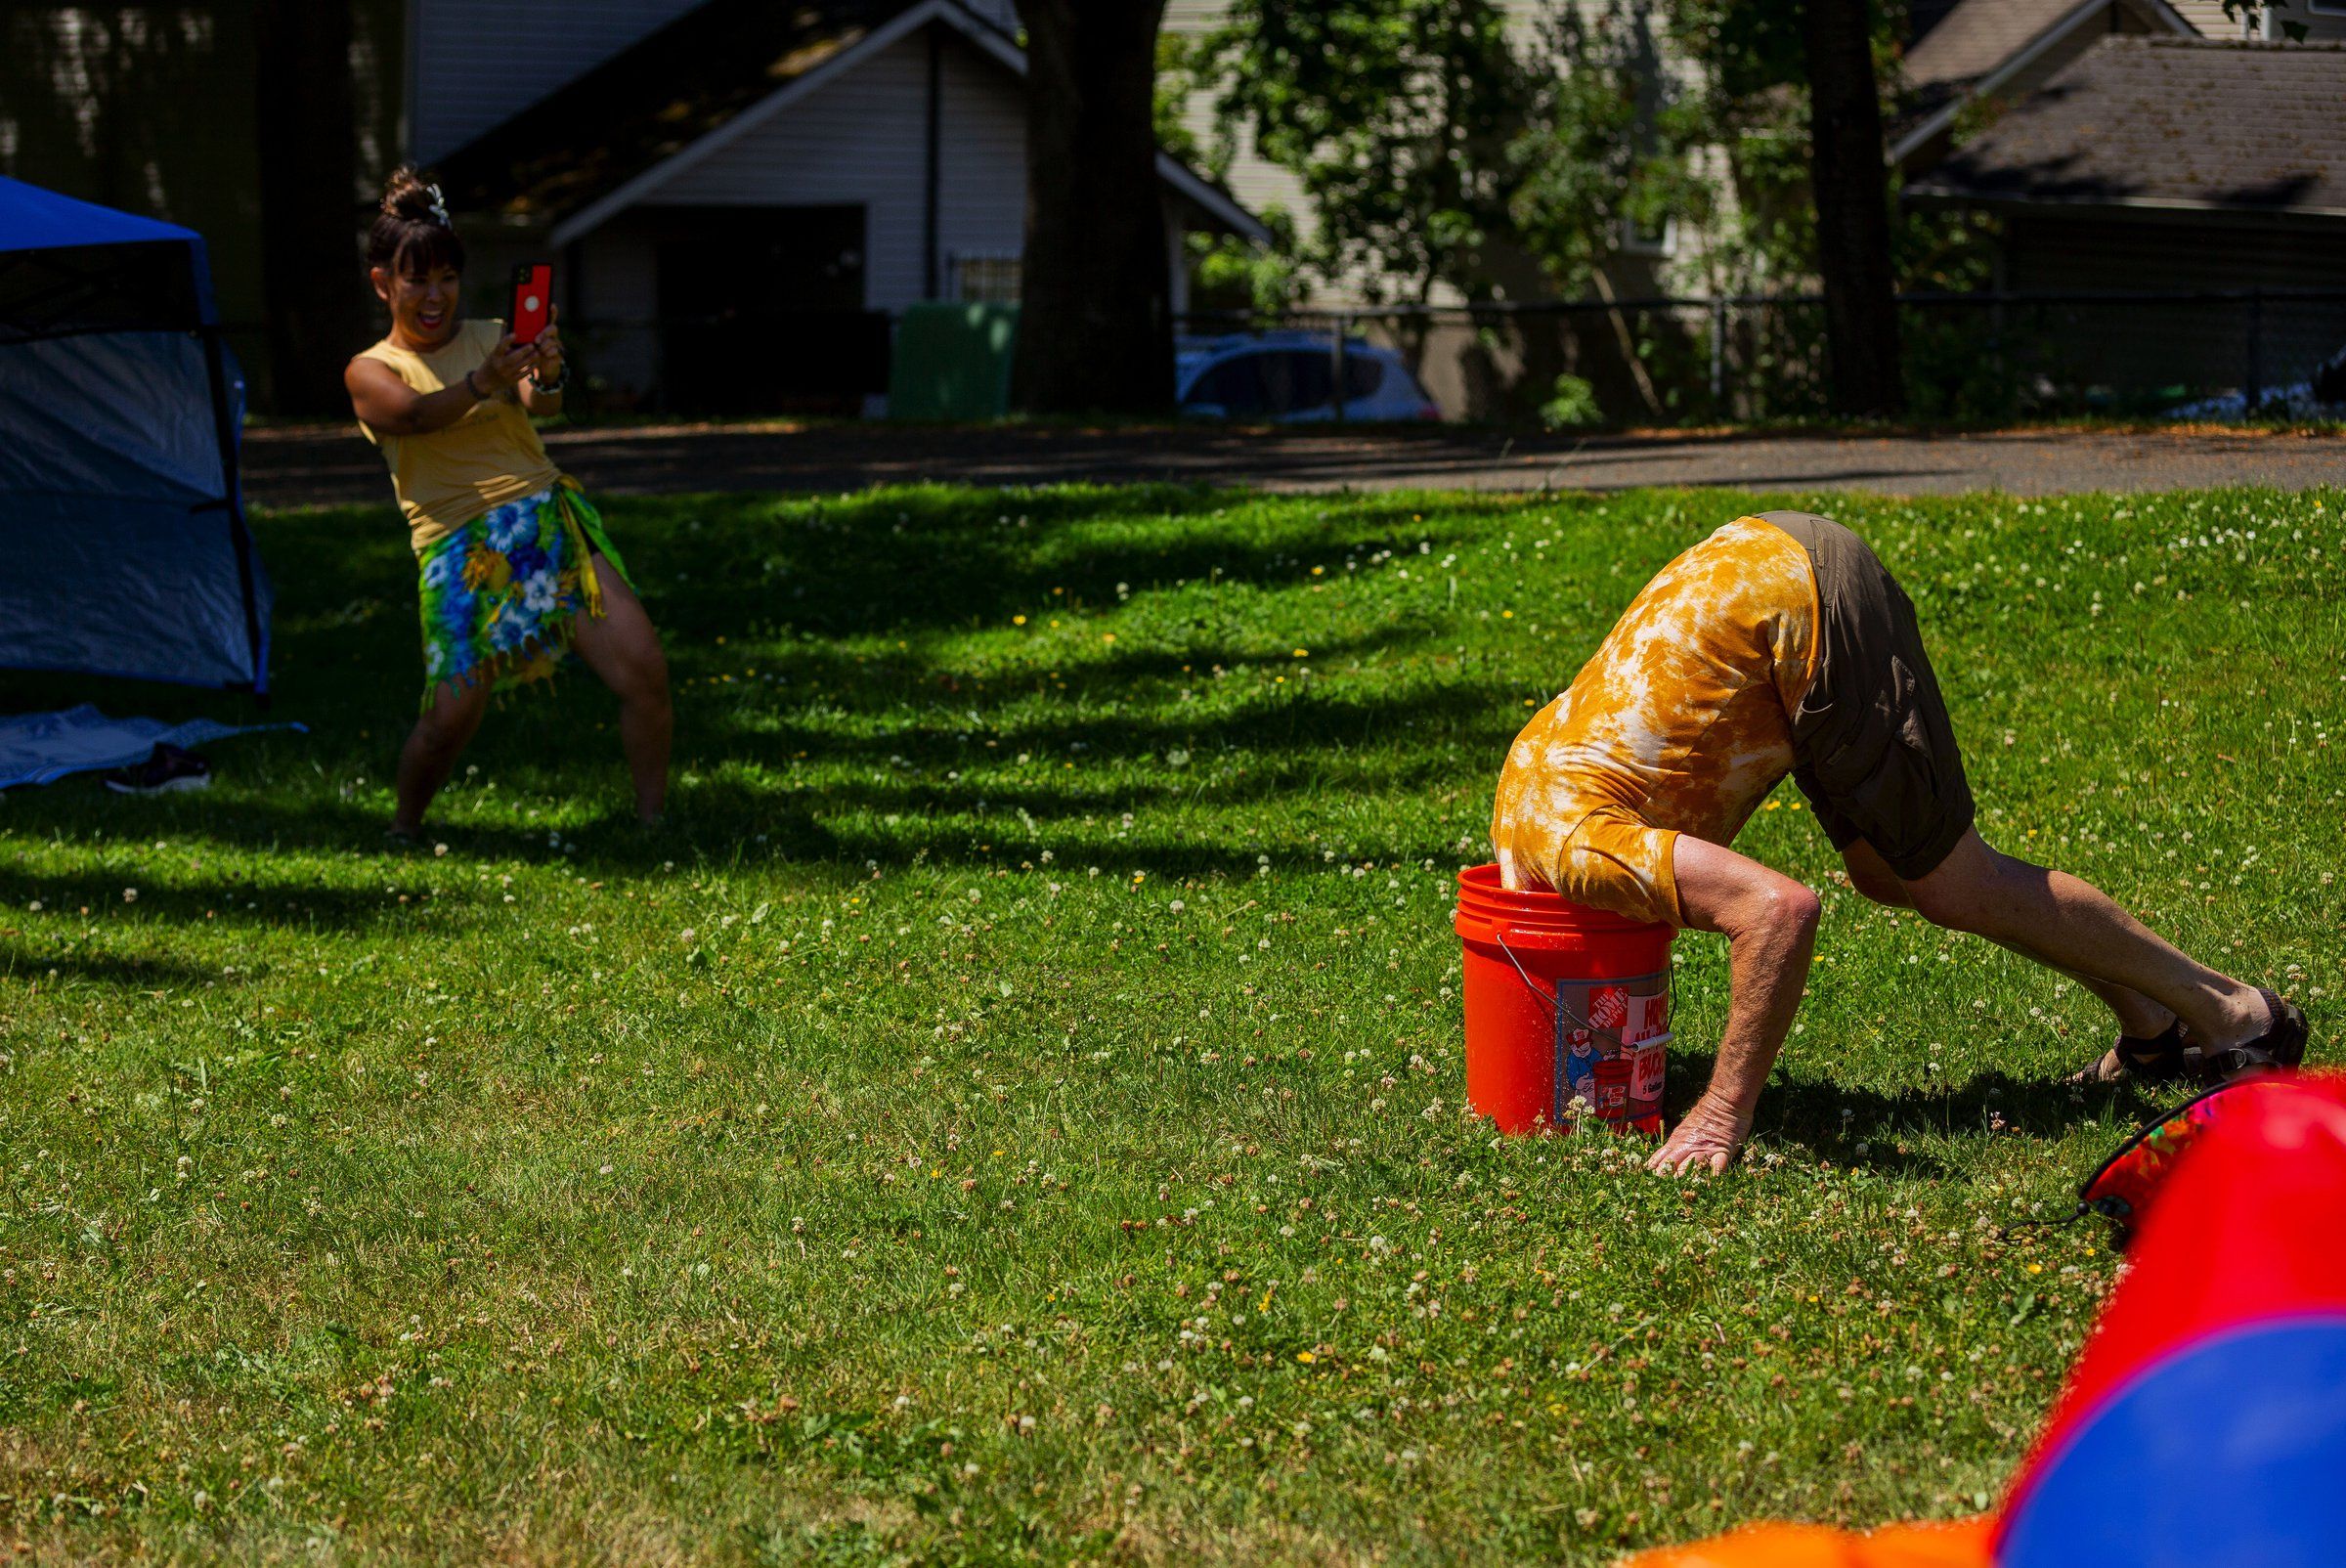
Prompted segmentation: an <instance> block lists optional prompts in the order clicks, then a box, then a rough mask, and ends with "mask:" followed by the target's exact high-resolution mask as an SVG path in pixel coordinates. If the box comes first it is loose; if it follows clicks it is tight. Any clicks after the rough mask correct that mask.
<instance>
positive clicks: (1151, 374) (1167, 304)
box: [1011, 0, 1173, 414]
mask: <svg viewBox="0 0 2346 1568" xmlns="http://www.w3.org/2000/svg"><path fill="white" fill-rule="evenodd" d="M1018 7H1019V20H1020V21H1021V22H1024V23H1025V26H1026V62H1027V64H1026V251H1025V260H1024V264H1023V266H1022V268H1021V278H1020V283H1019V292H1020V300H1021V304H1020V312H1019V344H1018V353H1017V357H1016V359H1015V360H1014V362H1013V365H1012V373H1011V387H1012V401H1013V402H1014V404H1015V405H1016V406H1017V407H1019V408H1020V409H1022V410H1024V411H1026V412H1028V413H1034V414H1094V413H1103V414H1157V413H1163V412H1165V411H1167V410H1169V409H1170V408H1171V407H1172V404H1173V311H1172V291H1171V278H1170V275H1169V271H1168V265H1167V259H1166V254H1165V222H1164V209H1163V207H1162V206H1161V205H1160V194H1159V191H1158V182H1157V178H1156V131H1155V126H1154V123H1153V116H1152V114H1151V107H1152V101H1153V94H1154V90H1155V82H1156V29H1157V23H1158V22H1159V21H1160V20H1161V19H1162V17H1163V15H1164V9H1165V6H1164V0H1018Z"/></svg>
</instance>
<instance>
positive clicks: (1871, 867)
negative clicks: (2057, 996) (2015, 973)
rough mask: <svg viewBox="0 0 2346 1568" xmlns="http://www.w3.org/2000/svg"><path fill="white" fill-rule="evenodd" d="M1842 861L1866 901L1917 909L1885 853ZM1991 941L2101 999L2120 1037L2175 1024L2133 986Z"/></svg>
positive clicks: (1857, 852)
mask: <svg viewBox="0 0 2346 1568" xmlns="http://www.w3.org/2000/svg"><path fill="white" fill-rule="evenodd" d="M1841 859H1842V863H1843V864H1844V865H1846V866H1847V867H1848V869H1849V883H1850V885H1851V886H1852V887H1854V888H1855V889H1856V890H1857V891H1858V892H1859V893H1863V894H1864V895H1865V896H1866V897H1868V898H1871V899H1872V900H1873V901H1874V902H1876V903H1878V904H1888V905H1890V906H1891V907H1893V908H1899V909H1912V908H1913V907H1914V895H1913V893H1909V892H1908V891H1907V888H1906V884H1905V883H1904V882H1901V881H1900V880H1899V879H1898V874H1897V873H1896V872H1894V871H1892V870H1891V869H1890V862H1889V861H1887V860H1885V859H1883V858H1882V852H1881V851H1880V850H1879V849H1875V848H1874V847H1873V846H1872V845H1870V844H1868V843H1866V842H1865V841H1864V840H1863V839H1859V840H1857V841H1856V842H1855V843H1853V844H1851V845H1850V846H1849V847H1848V848H1847V849H1844V850H1842V851H1841ZM1988 939H1989V940H1990V941H1993V942H1995V943H1996V945H1997V946H1999V947H2003V948H2007V949H2009V950H2010V951H2012V952H2016V953H2018V954H2020V956H2021V957H2022V958H2025V959H2027V960H2029V961H2030V962H2031V963H2036V964H2042V965H2044V966H2045V967H2046V968H2047V969H2050V970H2055V971H2057V972H2059V973H2061V974H2063V975H2066V976H2067V977H2068V978H2069V979H2071V980H2075V981H2076V982H2077V983H2078V984H2080V985H2082V986H2084V987H2085V988H2086V989H2087V990H2089V991H2091V992H2092V993H2093V994H2094V995H2096V996H2098V997H2100V998H2101V999H2102V1001H2103V1003H2104V1005H2105V1006H2107V1008H2108V1009H2109V1010H2110V1012H2111V1013H2112V1014H2113V1015H2115V1016H2116V1018H2117V1021H2118V1032H2119V1033H2120V1034H2128V1035H2133V1036H2135V1037H2136V1038H2138V1039H2145V1040H2149V1039H2155V1038H2156V1037H2157V1036H2159V1035H2160V1034H2163V1033H2165V1032H2166V1028H2167V1025H2168V1024H2173V1023H2174V1022H2175V1015H2174V1014H2173V1013H2172V1012H2171V1011H2169V1010H2168V1009H2167V1008H2165V1007H2163V1006H2161V1005H2160V1004H2159V1003H2157V1002H2154V1001H2152V1000H2151V998H2150V997H2148V996H2145V995H2144V994H2143V993H2142V992H2140V991H2138V990H2135V989H2134V988H2133V987H2132V986H2128V985H2114V984H2112V983H2110V982H2109V981H2108V980H2096V979H2095V978H2094V977H2093V976H2091V975H2080V974H2078V973H2077V972H2076V971H2075V970H2073V969H2067V968H2064V966H2062V965H2060V964H2057V963H2055V962H2053V961H2052V960H2051V959H2049V958H2047V957H2046V956H2045V955H2044V954H2043V953H2041V952H2038V951H2035V950H2034V949H2032V948H2030V947H2027V946H2026V945H2024V944H2022V943H2020V942H2017V941H2010V940H2005V939H2003V938H1999V937H1993V936H1991V937H1989V938H1988Z"/></svg>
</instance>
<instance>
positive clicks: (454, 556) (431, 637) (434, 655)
mask: <svg viewBox="0 0 2346 1568" xmlns="http://www.w3.org/2000/svg"><path fill="white" fill-rule="evenodd" d="M598 554H599V555H600V556H602V558H603V562H604V564H606V565H608V566H609V567H610V568H611V569H612V570H613V571H614V572H617V573H618V574H619V577H620V581H621V582H623V583H626V584H627V585H628V587H629V588H634V586H635V581H634V579H633V578H632V577H630V575H629V573H628V568H627V563H626V562H625V561H623V560H621V559H620V555H619V551H618V550H616V549H614V548H613V547H612V545H611V537H610V535H609V534H607V533H606V532H604V529H603V519H602V514H601V513H599V512H597V511H596V510H595V509H594V506H593V504H592V503H591V502H590V501H587V500H586V496H585V494H584V493H582V492H581V491H580V489H579V487H578V485H577V483H576V482H574V481H573V480H570V479H568V478H564V479H562V480H561V481H559V482H558V483H556V484H555V485H554V486H553V487H552V488H550V489H547V490H542V491H540V492H539V493H538V494H536V495H535V496H525V497H523V498H522V499H521V500H519V501H507V502H505V503H504V504H503V505H501V506H499V507H496V508H494V509H492V510H490V511H487V512H484V513H483V514H481V515H480V516H478V517H476V518H474V519H473V520H472V521H471V522H469V523H466V524H465V525H464V526H463V527H462V528H459V529H457V530H456V532H455V533H453V534H450V535H449V536H448V537H447V538H445V539H442V540H439V541H437V542H436V543H434V544H429V545H427V546H425V548H424V550H423V552H422V554H421V555H420V556H418V557H417V560H416V565H417V566H418V567H419V568H420V576H419V586H420V595H421V600H422V604H421V619H422V623H423V676H424V685H423V701H422V704H421V706H422V707H424V708H426V709H428V708H430V707H431V705H432V697H433V694H434V693H435V692H437V691H438V690H439V689H440V687H441V686H442V685H443V684H446V683H448V682H451V681H453V682H456V684H459V685H463V686H474V685H478V684H480V683H481V682H482V681H487V682H488V683H489V689H490V690H491V691H493V692H503V691H509V690H511V689H512V688H514V687H516V686H522V685H527V684H529V683H530V682H532V681H536V680H545V679H548V678H550V677H551V676H552V675H553V674H554V672H555V671H556V670H557V669H558V668H560V666H561V663H562V660H563V659H564V658H565V657H566V656H567V655H568V654H569V652H570V648H571V638H572V634H573V632H575V631H576V629H577V625H578V618H579V616H580V615H581V614H586V615H590V616H598V617H599V616H600V615H602V614H603V589H602V584H601V583H599V582H598V581H597V580H596V579H597V573H596V571H595V567H594V562H593V560H592V558H591V557H592V556H594V555H598Z"/></svg>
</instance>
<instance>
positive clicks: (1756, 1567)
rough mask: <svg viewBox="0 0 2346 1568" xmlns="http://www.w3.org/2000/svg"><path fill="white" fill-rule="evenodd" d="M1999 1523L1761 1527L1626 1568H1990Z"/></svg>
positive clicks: (1658, 1553)
mask: <svg viewBox="0 0 2346 1568" xmlns="http://www.w3.org/2000/svg"><path fill="white" fill-rule="evenodd" d="M1994 1528H1995V1518H1994V1516H1993V1515H1990V1514H1981V1515H1980V1516H1979V1517H1977V1518H1976V1519H1960V1520H1955V1521H1953V1522H1950V1523H1944V1524H1897V1525H1887V1526H1885V1527H1883V1528H1882V1529H1879V1530H1870V1531H1866V1532H1864V1533H1862V1534H1856V1533H1851V1532H1846V1531H1841V1530H1832V1529H1827V1528H1825V1527H1824V1526H1822V1525H1809V1524H1755V1525H1746V1526H1744V1527H1743V1528H1742V1529H1740V1530H1732V1531H1729V1532H1728V1533H1727V1534H1725V1535H1723V1536H1718V1537H1716V1538H1715V1539H1713V1540H1710V1541H1698V1542H1696V1543H1694V1544H1693V1545H1692V1546H1657V1547H1655V1548H1654V1549H1652V1550H1650V1551H1643V1552H1639V1553H1638V1554H1637V1555H1636V1556H1634V1557H1630V1558H1629V1559H1627V1560H1626V1561H1625V1562H1624V1563H1623V1564H1622V1568H1990V1565H1991V1564H1992V1563H1993V1561H1994V1557H1993V1556H1992V1554H1991V1550H1990V1540H1991V1536H1992V1534H1993V1531H1994Z"/></svg>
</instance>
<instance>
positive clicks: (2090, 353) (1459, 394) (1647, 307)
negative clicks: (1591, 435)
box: [1181, 288, 2346, 425]
mask: <svg viewBox="0 0 2346 1568" xmlns="http://www.w3.org/2000/svg"><path fill="white" fill-rule="evenodd" d="M1898 313H1899V335H1900V343H1901V347H1902V351H1903V356H1904V363H1905V368H1906V377H1907V386H1908V401H1909V408H1910V412H1911V413H1912V414H1914V415H1915V416H1917V417H1921V418H1926V419H1949V420H1969V421H1981V422H1992V421H1997V420H2007V419H2015V418H2024V417H2046V416H2058V415H2062V414H2150V415H2157V414H2183V415H2186V416H2190V415H2197V416H2201V417H2216V418H2221V417H2235V418H2237V417H2239V416H2241V414H2242V413H2243V412H2244V411H2246V412H2265V413H2273V412H2287V413H2292V414H2300V415H2304V414H2319V413H2322V412H2324V406H2325V405H2346V289H2281V288H2264V289H2258V288H2247V289H2222V290H2202V291H2197V292H2162V293H2150V292H2126V291H2116V290H2111V291H2067V292H2059V293H2055V292H1999V293H1964V294H1954V293H1947V294H1926V293H1916V294H1908V295H1905V296H1903V297H1901V299H1900V300H1899V306H1898ZM1181 326H1182V331H1183V332H1184V334H1185V335H1196V336H1203V335H1227V334H1231V333H1235V332H1247V331H1280V332H1283V333H1288V334H1309V335H1312V336H1316V337H1324V338H1325V340H1326V341H1327V343H1328V351H1329V354H1330V356H1331V359H1333V360H1336V361H1337V362H1339V363H1338V365H1337V368H1336V370H1335V372H1334V374H1335V379H1334V382H1333V384H1336V385H1341V384H1343V381H1342V370H1341V364H1340V362H1341V359H1342V357H1343V356H1344V354H1345V353H1346V352H1347V350H1346V348H1345V346H1344V345H1346V344H1348V343H1360V344H1367V345H1370V346H1373V347H1377V348H1384V349H1390V350H1392V351H1393V352H1395V353H1397V354H1398V355H1399V356H1400V357H1401V358H1402V359H1403V360H1404V361H1405V362H1406V363H1407V364H1408V365H1409V366H1410V367H1411V369H1412V370H1413V371H1415V372H1416V374H1417V377H1418V379H1419V381H1420V382H1421V383H1423V385H1424V386H1425V388H1426V391H1427V392H1428V393H1429V394H1430V395H1431V396H1432V398H1433V400H1434V401H1435V402H1436V403H1437V404H1438V405H1440V407H1441V409H1442V412H1443V414H1444V415H1445V416H1446V417H1448V418H1453V419H1472V420H1491V421H1497V422H1512V423H1521V422H1527V421H1538V420H1542V419H1543V418H1544V420H1545V421H1546V422H1549V423H1588V424H1610V425H1703V424H1724V423H1745V422H1751V421H1757V420H1783V419H1799V418H1803V417H1811V416H1821V415H1823V414H1827V413H1828V412H1829V404H1828V400H1827V381H1826V370H1825V347H1824V338H1825V327H1824V301H1823V299H1822V297H1821V296H1817V295H1757V294H1736V295H1718V296H1709V297H1686V296H1673V297H1653V298H1621V299H1611V300H1586V301H1573V302H1566V303H1538V304H1495V305H1473V306H1382V307H1361V308H1357V309H1356V308H1347V309H1340V310H1322V311H1306V312H1295V313H1290V314H1286V315H1282V316H1276V317H1265V316H1245V315H1238V314H1228V313H1225V314H1215V313H1194V314H1192V315H1190V316H1188V317H1185V318H1184V319H1183V322H1182V324H1181ZM2325 371H2326V374H2325V373H2324V372H2325ZM1331 412H1335V413H1337V414H1340V413H1341V410H1340V408H1339V409H1336V410H1334V411H1331ZM2329 412H2332V413H2337V414H2346V407H2339V408H2333V409H2331V410H2330V411H2329Z"/></svg>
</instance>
